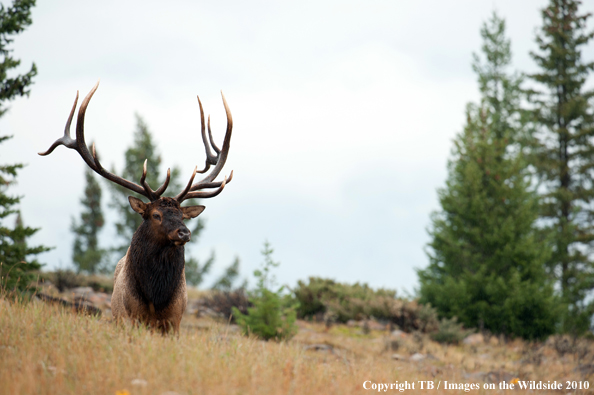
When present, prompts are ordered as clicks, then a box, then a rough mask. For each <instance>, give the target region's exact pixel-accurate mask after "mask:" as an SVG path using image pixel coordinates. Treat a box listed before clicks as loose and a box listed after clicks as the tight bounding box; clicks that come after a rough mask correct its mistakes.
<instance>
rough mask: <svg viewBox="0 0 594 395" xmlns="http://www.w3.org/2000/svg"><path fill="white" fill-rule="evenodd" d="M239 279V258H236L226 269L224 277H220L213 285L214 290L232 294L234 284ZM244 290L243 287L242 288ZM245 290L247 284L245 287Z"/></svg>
mask: <svg viewBox="0 0 594 395" xmlns="http://www.w3.org/2000/svg"><path fill="white" fill-rule="evenodd" d="M238 277H239V257H235V259H234V260H233V262H232V263H231V264H230V265H229V266H228V267H227V268H226V269H225V271H224V272H223V275H221V277H219V278H218V279H217V280H216V281H215V282H214V284H213V285H212V287H211V288H212V289H216V290H218V291H227V292H231V290H232V289H233V284H234V283H235V281H236V280H237V278H238ZM240 288H242V287H240ZM243 288H245V284H244V286H243Z"/></svg>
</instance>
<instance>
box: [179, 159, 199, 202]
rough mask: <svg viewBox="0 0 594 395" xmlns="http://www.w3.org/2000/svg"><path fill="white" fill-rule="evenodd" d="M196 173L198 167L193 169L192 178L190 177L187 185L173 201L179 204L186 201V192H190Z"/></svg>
mask: <svg viewBox="0 0 594 395" xmlns="http://www.w3.org/2000/svg"><path fill="white" fill-rule="evenodd" d="M196 173H198V166H196V167H194V171H193V172H192V177H190V181H189V182H188V185H187V186H186V187H185V188H184V190H183V191H181V192H180V193H179V195H177V196H176V197H175V200H177V201H178V202H180V203H181V202H183V201H184V200H185V199H186V198H185V196H186V195H187V194H188V192H190V188H191V187H192V183H193V182H194V177H196Z"/></svg>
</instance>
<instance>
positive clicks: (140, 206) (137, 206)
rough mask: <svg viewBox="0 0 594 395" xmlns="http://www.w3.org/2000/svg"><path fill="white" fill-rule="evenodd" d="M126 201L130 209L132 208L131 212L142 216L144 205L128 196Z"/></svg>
mask: <svg viewBox="0 0 594 395" xmlns="http://www.w3.org/2000/svg"><path fill="white" fill-rule="evenodd" d="M128 201H129V202H130V207H132V210H134V211H136V212H137V213H138V214H140V215H144V212H145V210H146V203H144V202H143V201H142V200H140V199H138V198H135V197H134V196H128Z"/></svg>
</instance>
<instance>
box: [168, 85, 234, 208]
mask: <svg viewBox="0 0 594 395" xmlns="http://www.w3.org/2000/svg"><path fill="white" fill-rule="evenodd" d="M221 96H222V98H223V106H224V107H225V113H226V115H227V130H226V132H225V139H224V140H223V147H222V148H221V149H219V148H218V147H217V146H216V145H215V144H214V141H213V138H212V131H211V128H210V116H209V117H208V137H209V139H208V140H207V139H206V133H205V132H206V131H205V127H204V126H205V125H204V110H203V108H202V103H201V102H200V98H198V105H199V106H200V121H201V124H202V129H201V132H202V133H201V134H202V142H203V143H204V149H205V150H206V166H205V168H204V170H203V171H201V172H199V171H197V170H195V171H194V173H193V175H192V180H191V181H190V183H189V184H188V186H187V187H186V189H185V190H184V191H183V192H182V193H180V194H179V195H178V196H177V197H176V199H177V201H178V202H180V203H181V202H183V201H184V200H186V199H191V198H209V197H213V196H216V195H218V194H219V193H221V191H222V190H223V188H225V185H226V184H228V183H229V182H231V180H232V179H233V172H231V174H230V176H229V178H227V177H225V179H224V180H223V181H221V182H215V181H214V179H215V178H216V177H217V176H218V175H219V173H220V172H221V170H222V169H223V166H224V165H225V162H226V161H227V156H228V155H229V148H230V146H231V133H232V131H233V117H232V116H231V110H229V106H228V105H227V100H225V95H223V92H221ZM211 147H212V149H213V150H215V151H216V153H217V155H216V156H215V155H213V154H212V152H211ZM210 165H214V168H213V169H212V171H211V172H210V174H208V175H207V176H206V177H205V178H204V179H202V180H201V181H199V182H198V183H196V184H193V185H191V184H192V182H193V179H194V176H195V175H196V173H204V172H206V171H207V170H208V169H209V168H210ZM188 188H189V189H188ZM207 188H217V190H216V191H211V192H197V191H198V190H200V189H207Z"/></svg>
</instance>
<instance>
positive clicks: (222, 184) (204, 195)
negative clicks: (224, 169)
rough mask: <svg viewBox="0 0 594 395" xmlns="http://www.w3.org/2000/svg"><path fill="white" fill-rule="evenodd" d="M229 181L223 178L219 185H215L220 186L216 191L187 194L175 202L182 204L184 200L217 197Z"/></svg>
mask: <svg viewBox="0 0 594 395" xmlns="http://www.w3.org/2000/svg"><path fill="white" fill-rule="evenodd" d="M229 181H231V179H227V177H224V178H223V181H221V182H220V183H216V184H220V186H219V188H218V189H217V190H216V191H211V192H188V193H187V194H186V195H185V196H183V197H182V199H181V200H179V199H178V200H177V201H178V202H179V203H180V204H181V202H183V201H184V200H186V199H194V198H198V199H206V198H211V197H215V196H217V195H218V194H219V193H221V192H222V191H223V189H224V188H225V185H226V184H228V183H229ZM213 184H215V183H213ZM213 187H214V186H213Z"/></svg>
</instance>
